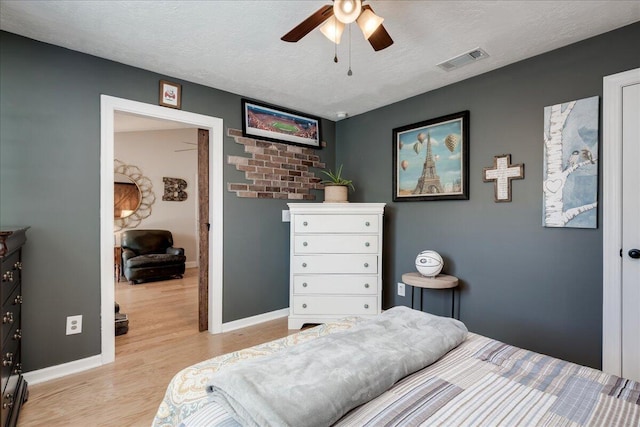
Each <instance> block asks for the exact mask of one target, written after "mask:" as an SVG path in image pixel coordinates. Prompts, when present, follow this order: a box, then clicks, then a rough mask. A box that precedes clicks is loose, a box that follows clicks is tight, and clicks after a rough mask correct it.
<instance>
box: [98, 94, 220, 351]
mask: <svg viewBox="0 0 640 427" xmlns="http://www.w3.org/2000/svg"><path fill="white" fill-rule="evenodd" d="M116 111H121V112H125V113H132V114H137V115H141V116H147V117H154V118H158V119H164V120H171V121H174V122H182V123H185V124H187V125H190V126H193V127H197V128H201V129H208V130H209V183H210V185H209V206H210V208H209V216H210V217H209V222H210V223H211V234H210V236H209V333H212V334H215V333H220V332H222V255H223V253H222V242H223V239H222V226H223V221H222V214H223V209H222V207H223V206H222V199H223V191H224V182H223V176H222V167H223V165H224V157H223V151H222V144H223V133H224V128H223V121H222V119H220V118H217V117H210V116H204V115H201V114H196V113H190V112H187V111H182V110H175V109H171V108H166V107H161V106H158V105H152V104H144V103H142V102H137V101H131V100H128V99H122V98H115V97H112V96H108V95H101V96H100V120H101V129H100V141H101V143H100V289H101V291H100V301H101V303H100V306H101V329H102V334H101V335H102V339H101V343H102V348H101V358H102V364H106V363H111V362H113V361H114V360H115V323H114V321H115V312H114V309H113V307H114V302H115V286H114V281H113V261H114V260H113V245H114V234H113V160H114V114H115V112H116Z"/></svg>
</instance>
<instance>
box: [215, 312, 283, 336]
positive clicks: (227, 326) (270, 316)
mask: <svg viewBox="0 0 640 427" xmlns="http://www.w3.org/2000/svg"><path fill="white" fill-rule="evenodd" d="M288 315H289V309H288V308H283V309H282V310H276V311H271V312H269V313H263V314H258V315H257V316H251V317H245V318H244V319H238V320H234V321H232V322H227V323H223V324H222V332H229V331H235V330H236V329H242V328H246V327H247V326H253V325H257V324H258V323H262V322H268V321H269V320H275V319H280V318H282V317H287V316H288Z"/></svg>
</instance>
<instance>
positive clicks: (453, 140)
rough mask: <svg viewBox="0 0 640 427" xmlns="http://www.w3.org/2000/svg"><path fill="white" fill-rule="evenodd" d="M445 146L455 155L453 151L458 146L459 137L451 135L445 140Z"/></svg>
mask: <svg viewBox="0 0 640 427" xmlns="http://www.w3.org/2000/svg"><path fill="white" fill-rule="evenodd" d="M444 145H446V146H447V148H448V149H449V151H451V152H452V153H453V150H455V149H456V147H457V146H458V137H457V136H456V135H454V134H452V133H450V134H449V135H448V136H447V137H446V138H445V140H444Z"/></svg>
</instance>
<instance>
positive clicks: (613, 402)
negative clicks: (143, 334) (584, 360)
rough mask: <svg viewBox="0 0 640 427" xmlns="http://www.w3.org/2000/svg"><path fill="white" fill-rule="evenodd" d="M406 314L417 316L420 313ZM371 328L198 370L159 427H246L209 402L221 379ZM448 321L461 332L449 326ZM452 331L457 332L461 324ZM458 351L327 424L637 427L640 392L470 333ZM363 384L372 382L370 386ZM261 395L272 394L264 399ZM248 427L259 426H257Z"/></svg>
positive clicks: (338, 328)
mask: <svg viewBox="0 0 640 427" xmlns="http://www.w3.org/2000/svg"><path fill="white" fill-rule="evenodd" d="M392 310H393V309H392ZM404 310H405V311H408V312H412V313H410V314H411V315H414V313H413V312H415V310H410V309H406V308H405V309H404ZM418 313H420V315H423V314H425V313H421V312H418ZM383 314H384V313H383ZM428 316H430V315H428ZM433 317H434V318H438V316H433ZM439 319H445V318H438V319H437V320H438V321H440V320H439ZM370 321H371V320H364V319H361V318H357V317H351V318H345V319H342V320H340V321H338V322H333V323H328V324H325V325H320V326H317V327H314V328H311V329H307V330H303V331H301V332H299V333H296V334H294V335H290V336H287V337H284V338H281V339H278V340H275V341H272V342H268V343H265V344H261V345H258V346H255V347H251V348H247V349H243V350H240V351H236V352H233V353H229V354H225V355H222V356H219V357H215V358H213V359H210V360H206V361H203V362H200V363H198V364H196V365H192V366H190V367H188V368H186V369H184V370H182V371H180V372H179V373H177V374H176V375H175V376H174V378H173V379H172V380H171V382H170V384H169V386H168V388H167V391H166V393H165V397H164V399H163V401H162V402H161V404H160V406H159V408H158V411H157V413H156V416H155V418H154V421H153V426H154V427H165V426H184V427H195V426H198V427H201V426H225V427H230V426H237V425H243V424H245V423H244V422H243V423H242V424H238V422H236V421H235V420H234V418H233V417H232V416H231V415H230V413H233V410H231V409H229V407H228V406H226V405H225V404H221V403H220V402H219V401H218V400H217V399H213V398H212V395H211V389H212V388H215V387H212V385H211V384H212V379H215V378H218V377H219V376H224V375H225V374H227V375H228V376H230V377H231V378H235V377H236V376H235V372H239V371H238V369H240V370H241V369H248V368H249V367H251V366H254V367H255V366H259V365H264V366H269V365H268V363H269V361H270V360H276V361H277V358H278V357H281V356H282V355H286V354H288V353H290V352H292V351H296V350H300V349H303V348H305V347H309V346H312V345H316V347H315V349H314V350H313V352H314V354H319V353H318V349H319V348H323V347H318V346H319V345H320V343H322V345H323V346H324V345H325V344H324V341H323V340H327V339H329V338H330V339H336V338H339V337H344V336H347V335H348V334H351V333H353V332H354V331H356V330H358V329H362V328H363V326H366V325H367V322H370ZM447 321H451V322H456V321H455V320H453V319H448V320H447ZM458 323H459V324H461V322H458ZM454 326H457V327H460V326H458V324H455V325H454ZM462 327H463V328H464V326H462ZM438 328H439V327H438ZM396 335H397V334H396ZM440 341H441V340H440ZM440 341H438V342H440ZM377 345H378V346H379V347H380V344H377ZM394 346H396V347H397V344H395V343H394ZM406 347H407V348H409V347H411V346H406ZM454 347H455V348H453V349H451V350H450V351H448V350H447V351H446V352H445V354H444V355H443V356H442V357H439V358H438V359H437V360H436V361H435V362H433V363H428V366H426V367H424V368H421V369H418V370H416V371H415V372H413V373H411V374H409V375H407V376H404V377H403V378H401V379H399V380H398V381H395V380H394V381H395V382H394V383H393V384H392V385H391V386H390V387H386V386H385V389H384V391H382V392H381V394H379V395H376V396H373V397H372V398H371V399H368V398H367V400H366V403H364V404H359V405H358V406H355V407H353V408H350V407H349V408H346V410H345V413H344V415H340V418H339V419H337V420H336V421H335V422H333V421H332V422H331V423H330V424H333V425H335V426H418V425H428V426H608V427H609V426H620V427H622V426H624V427H629V426H640V383H638V382H634V381H630V380H626V379H623V378H620V377H617V376H614V375H609V374H606V373H604V372H602V371H598V370H596V369H592V368H588V367H585V366H580V365H576V364H573V363H570V362H566V361H562V360H560V359H556V358H553V357H549V356H546V355H542V354H539V353H535V352H532V351H528V350H524V349H521V348H518V347H514V346H511V345H507V344H504V343H502V342H499V341H496V340H494V339H491V338H487V337H484V336H481V335H478V334H474V333H471V332H467V331H466V328H465V329H464V339H462V340H461V343H460V344H459V345H458V344H457V343H454ZM407 351H408V350H407ZM370 353H371V352H370V351H369V352H368V353H367V354H370ZM408 357H409V359H412V358H414V357H415V354H414V353H408ZM360 363H361V361H359V362H358V364H360ZM387 364H388V363H387ZM400 364H401V363H400ZM252 369H253V368H252ZM376 369H379V366H378V367H377V368H376ZM410 369H413V368H410ZM314 376H315V375H314ZM350 381H351V380H350ZM365 381H369V379H366V378H365ZM254 385H255V384H254ZM286 388H287V387H282V386H281V385H280V386H278V387H274V388H273V389H272V390H274V391H275V389H280V390H279V391H280V392H282V389H286ZM261 393H262V394H263V395H264V394H271V393H270V392H268V393H265V392H264V390H263V391H262V392H261ZM322 393H323V392H310V393H309V394H308V395H307V398H306V399H298V400H297V401H296V402H299V403H300V404H301V405H303V404H305V401H309V402H311V401H315V400H317V398H318V397H321V395H322ZM350 393H351V392H350ZM376 393H377V392H376ZM274 396H276V398H277V399H276V400H278V401H280V400H281V399H282V395H277V394H274ZM284 396H285V397H286V393H285V394H284ZM341 400H348V399H344V398H341ZM332 410H333V409H331V410H327V411H329V412H330V411H332ZM303 412H304V411H303ZM313 412H322V411H317V410H316V411H313ZM236 415H237V414H236ZM311 415H312V413H310V418H309V419H308V422H307V420H305V422H303V423H301V425H323V421H318V419H315V418H313V417H312V416H311ZM278 424H280V423H272V425H278ZM286 424H287V423H283V424H280V425H286ZM248 425H262V423H261V422H260V421H257V422H254V423H248ZM324 425H328V424H324Z"/></svg>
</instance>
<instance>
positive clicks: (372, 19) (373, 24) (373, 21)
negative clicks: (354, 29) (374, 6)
mask: <svg viewBox="0 0 640 427" xmlns="http://www.w3.org/2000/svg"><path fill="white" fill-rule="evenodd" d="M357 21H358V27H360V29H361V30H362V34H364V38H365V39H367V40H369V37H371V35H372V34H373V33H375V31H376V30H377V29H378V27H379V26H380V25H381V24H382V21H384V19H383V18H381V17H379V16H378V15H376V14H375V13H373V11H372V10H371V9H365V10H364V12H362V13H361V14H360V16H358V19H357Z"/></svg>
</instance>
